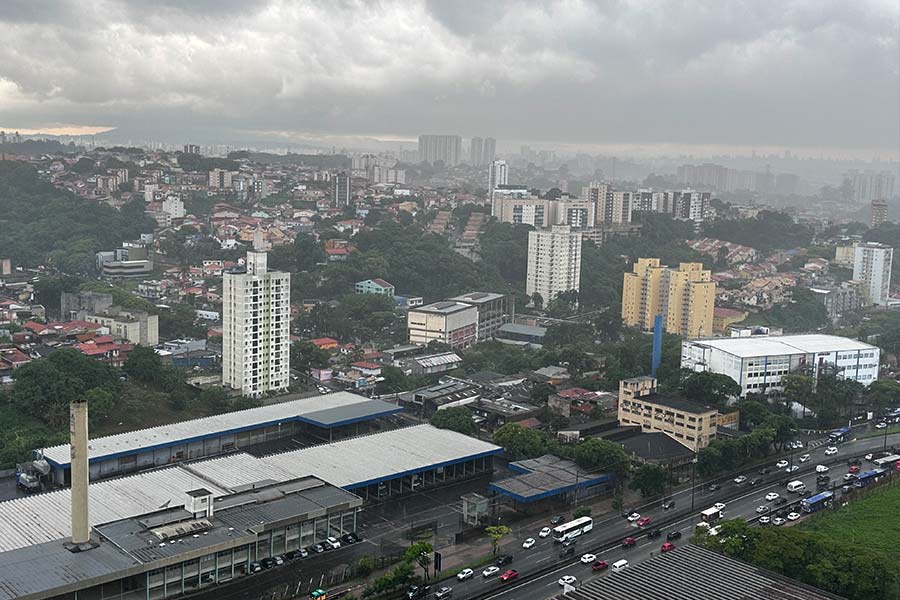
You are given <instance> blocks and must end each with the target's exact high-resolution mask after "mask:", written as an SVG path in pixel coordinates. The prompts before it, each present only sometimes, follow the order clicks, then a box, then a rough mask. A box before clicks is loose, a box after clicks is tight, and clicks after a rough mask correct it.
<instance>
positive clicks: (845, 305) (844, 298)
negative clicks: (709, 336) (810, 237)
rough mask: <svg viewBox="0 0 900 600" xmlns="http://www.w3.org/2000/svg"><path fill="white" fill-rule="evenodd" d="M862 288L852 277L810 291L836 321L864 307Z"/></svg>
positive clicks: (833, 320)
mask: <svg viewBox="0 0 900 600" xmlns="http://www.w3.org/2000/svg"><path fill="white" fill-rule="evenodd" d="M861 289H862V283H861V282H859V281H856V280H853V279H851V280H850V281H844V282H843V283H841V284H840V285H838V286H822V287H814V288H810V290H809V291H811V292H812V293H813V294H815V296H816V298H818V299H819V301H820V302H821V303H822V304H823V305H824V306H825V312H826V313H827V314H828V318H829V319H831V321H832V322H835V321H837V320H838V319H840V318H841V317H842V316H844V315H851V314H854V313H856V312H858V311H859V309H860V308H862V304H863V298H862V293H861ZM716 310H718V309H716Z"/></svg>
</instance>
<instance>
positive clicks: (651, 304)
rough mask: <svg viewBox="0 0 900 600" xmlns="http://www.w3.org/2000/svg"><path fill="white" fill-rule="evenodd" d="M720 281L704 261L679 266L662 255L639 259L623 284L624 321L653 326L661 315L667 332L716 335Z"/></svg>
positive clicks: (643, 327) (701, 335)
mask: <svg viewBox="0 0 900 600" xmlns="http://www.w3.org/2000/svg"><path fill="white" fill-rule="evenodd" d="M715 299H716V283H715V282H714V281H712V273H710V271H706V270H704V269H703V265H702V264H701V263H681V264H680V265H679V267H678V268H677V269H671V268H669V267H667V266H665V265H662V266H661V265H660V264H659V259H658V258H639V259H638V260H637V262H636V263H635V264H634V267H633V271H632V272H631V273H625V281H624V283H623V287H622V321H623V322H624V323H625V324H626V325H629V326H632V327H635V326H636V327H640V328H641V329H644V330H648V331H649V330H651V329H653V320H654V318H655V317H656V315H661V316H662V318H663V321H664V323H665V326H666V331H667V332H669V333H674V334H677V335H680V336H683V337H685V338H689V339H692V338H699V337H708V336H710V335H712V325H713V310H714V309H715Z"/></svg>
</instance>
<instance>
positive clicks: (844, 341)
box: [685, 333, 877, 358]
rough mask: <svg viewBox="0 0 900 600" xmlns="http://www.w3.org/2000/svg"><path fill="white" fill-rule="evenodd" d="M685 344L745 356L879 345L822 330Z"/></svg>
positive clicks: (844, 350)
mask: <svg viewBox="0 0 900 600" xmlns="http://www.w3.org/2000/svg"><path fill="white" fill-rule="evenodd" d="M685 343H686V344H693V345H697V346H708V347H710V348H715V349H717V350H721V351H722V352H727V353H728V354H732V355H734V356H738V357H741V358H751V357H754V356H787V355H791V354H815V353H820V352H848V351H852V350H877V348H876V347H875V346H872V345H871V344H866V343H864V342H860V341H857V340H851V339H850V338H845V337H839V336H836V335H822V334H818V333H813V334H807V335H783V336H758V337H743V338H742V337H736V338H715V339H708V340H695V341H693V342H685Z"/></svg>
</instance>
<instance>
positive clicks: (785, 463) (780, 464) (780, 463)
mask: <svg viewBox="0 0 900 600" xmlns="http://www.w3.org/2000/svg"><path fill="white" fill-rule="evenodd" d="M786 466H788V461H786V460H779V461H778V462H777V463H775V468H776V469H783V468H785V467H786Z"/></svg>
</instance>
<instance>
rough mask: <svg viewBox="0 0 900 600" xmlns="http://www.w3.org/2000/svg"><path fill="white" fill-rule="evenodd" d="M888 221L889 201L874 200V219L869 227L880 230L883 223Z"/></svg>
mask: <svg viewBox="0 0 900 600" xmlns="http://www.w3.org/2000/svg"><path fill="white" fill-rule="evenodd" d="M887 220H888V203H887V200H883V199H877V200H872V219H871V221H870V223H869V226H870V227H871V228H872V229H878V227H879V226H880V225H881V224H882V223H886V222H887Z"/></svg>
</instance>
